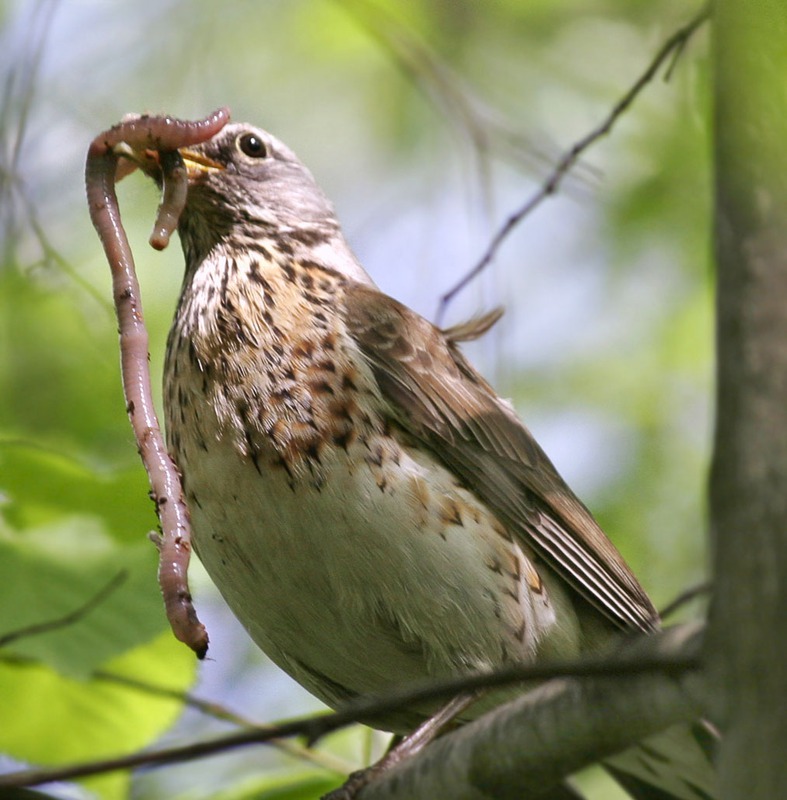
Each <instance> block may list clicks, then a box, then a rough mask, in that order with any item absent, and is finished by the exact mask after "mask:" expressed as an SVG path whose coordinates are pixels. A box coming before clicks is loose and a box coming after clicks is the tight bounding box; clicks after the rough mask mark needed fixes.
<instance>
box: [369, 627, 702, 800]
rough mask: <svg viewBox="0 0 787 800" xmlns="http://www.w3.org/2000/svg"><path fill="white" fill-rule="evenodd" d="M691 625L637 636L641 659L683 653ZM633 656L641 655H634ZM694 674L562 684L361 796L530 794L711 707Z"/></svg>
mask: <svg viewBox="0 0 787 800" xmlns="http://www.w3.org/2000/svg"><path fill="white" fill-rule="evenodd" d="M696 646H697V629H695V628H692V627H691V626H681V627H676V628H672V629H671V630H670V631H668V632H666V633H664V634H660V635H656V636H652V637H644V638H643V639H642V640H638V641H637V642H636V644H635V645H633V646H632V650H634V651H635V653H636V656H637V657H641V658H645V659H647V658H652V657H653V656H656V655H657V656H659V657H661V658H678V659H680V658H682V657H685V656H687V655H689V654H692V653H693V652H694V650H695V648H696ZM632 655H634V654H632ZM686 680H687V678H686V676H685V675H684V676H680V675H674V674H672V675H670V674H666V673H664V672H662V671H650V672H641V673H639V674H631V675H627V676H621V675H617V676H614V677H612V676H609V675H607V676H604V675H597V676H594V677H592V678H585V679H583V680H578V679H563V680H554V681H551V682H549V683H547V684H544V685H543V686H541V687H539V688H537V689H534V690H533V691H531V692H529V693H528V694H526V695H524V696H522V697H520V698H519V699H517V700H515V701H513V702H511V703H508V704H506V705H505V706H502V707H500V708H498V709H496V710H494V711H492V712H490V713H489V714H486V715H485V716H484V717H482V718H481V719H479V720H477V721H475V722H472V723H469V724H468V725H465V726H463V727H462V728H460V729H459V730H458V731H456V732H454V733H451V734H450V735H446V736H444V737H442V738H440V739H438V740H437V741H436V742H434V743H433V744H431V745H430V746H429V747H427V748H425V749H424V750H423V751H422V752H421V753H418V754H417V755H415V756H414V757H413V758H411V759H409V760H407V761H405V762H403V763H402V764H399V765H397V766H396V767H393V768H392V769H391V770H389V771H388V772H385V773H383V774H382V775H381V776H380V777H379V779H378V780H375V781H374V782H373V783H371V784H370V785H369V786H368V787H367V788H366V789H364V791H362V792H361V794H360V797H361V798H362V800H429V799H430V798H434V797H451V798H453V800H521V798H522V797H530V796H535V795H538V796H540V795H541V793H543V792H545V791H546V790H548V789H550V788H552V787H555V786H557V785H558V784H560V783H561V781H562V780H563V779H564V778H565V777H566V776H568V775H570V774H571V773H573V772H575V771H576V770H578V769H580V768H581V767H584V766H586V765H588V764H591V763H594V762H597V761H600V760H602V759H604V758H605V757H608V756H611V755H613V754H615V753H617V752H619V751H621V750H624V749H626V748H627V747H628V746H630V745H632V744H634V743H636V742H638V741H641V740H642V739H644V738H646V737H648V736H650V735H652V734H655V733H658V732H660V731H663V730H664V729H666V728H668V727H669V726H671V725H674V724H676V723H680V722H690V721H693V720H695V719H697V718H698V717H699V716H700V715H701V713H702V711H701V709H700V708H699V707H698V705H697V702H696V701H695V699H694V697H695V694H696V687H692V691H688V688H687V686H686V685H685V684H686Z"/></svg>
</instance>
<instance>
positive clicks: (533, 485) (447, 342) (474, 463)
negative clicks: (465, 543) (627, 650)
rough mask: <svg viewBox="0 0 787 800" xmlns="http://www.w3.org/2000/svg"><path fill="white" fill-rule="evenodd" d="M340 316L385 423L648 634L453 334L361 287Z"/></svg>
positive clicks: (621, 579) (620, 620)
mask: <svg viewBox="0 0 787 800" xmlns="http://www.w3.org/2000/svg"><path fill="white" fill-rule="evenodd" d="M345 311H346V323H347V326H348V330H349V332H350V335H351V336H352V338H353V339H354V340H355V342H356V343H357V345H358V347H359V349H360V351H361V352H362V353H363V355H364V357H365V358H366V360H367V361H368V363H369V365H370V366H371V368H372V371H373V373H374V375H375V377H376V379H377V382H378V384H379V387H380V391H381V392H382V395H383V398H384V400H385V401H386V402H387V404H388V409H389V413H390V414H391V416H392V418H393V419H395V420H396V422H397V423H398V424H399V425H401V426H402V427H403V428H404V429H405V430H407V431H408V432H409V433H410V434H412V435H414V436H415V437H417V438H418V439H420V440H421V441H422V442H424V444H426V445H427V446H428V447H430V448H431V449H432V451H433V452H434V453H435V454H436V455H437V456H438V458H440V459H441V460H442V461H443V463H444V464H445V465H446V466H447V467H448V468H449V469H451V470H452V471H453V472H454V473H455V474H456V475H457V477H458V478H459V479H460V480H461V481H462V482H463V484H464V485H465V486H467V487H468V488H469V489H470V490H471V491H473V492H474V493H475V494H476V495H477V496H478V497H479V498H480V499H481V500H483V501H484V502H485V503H487V504H488V505H489V506H490V508H491V509H492V511H493V512H494V513H495V515H496V516H497V517H498V519H499V520H500V521H501V522H502V523H503V524H505V525H506V526H507V528H508V529H509V530H510V531H511V532H512V533H513V534H515V535H517V536H519V537H520V538H521V539H522V541H523V542H525V543H526V545H527V546H528V547H530V548H531V549H532V550H534V551H535V552H536V553H538V554H539V555H540V556H541V557H542V558H543V559H544V560H545V561H546V562H547V563H549V564H550V565H551V566H552V568H553V569H555V571H556V572H557V573H558V574H560V575H561V576H562V577H563V578H564V579H565V580H566V581H567V582H568V583H569V584H570V585H571V586H573V587H574V589H575V590H576V591H578V592H579V593H580V594H581V595H582V596H583V597H585V599H586V600H588V601H589V602H590V603H592V604H593V605H594V606H595V607H596V608H597V609H599V610H600V611H601V612H602V613H603V614H604V615H605V616H606V617H608V618H609V619H610V620H612V621H613V622H614V623H616V624H617V625H618V626H619V627H620V628H623V629H639V630H644V631H650V630H653V629H654V628H655V627H656V626H657V625H658V615H657V613H656V611H655V609H654V608H653V605H652V604H651V602H650V600H649V599H648V597H647V595H646V594H645V592H644V590H643V589H642V587H641V586H640V585H639V583H638V582H637V579H636V578H635V577H634V575H633V573H632V572H631V570H630V569H629V567H628V565H627V564H626V563H625V561H624V560H623V558H622V557H621V556H620V554H619V553H618V551H617V550H616V549H615V547H614V545H613V544H612V543H611V542H610V541H609V539H608V538H607V537H606V535H605V534H604V533H603V531H602V530H601V528H600V527H599V526H598V524H597V523H596V521H595V519H593V516H592V515H591V513H590V511H588V509H587V508H586V507H585V506H584V505H583V504H582V502H581V501H580V500H579V499H578V498H577V497H576V496H575V495H574V493H573V492H572V491H571V489H569V487H568V486H567V485H566V483H565V482H564V481H563V479H562V478H561V477H560V475H559V474H558V472H557V470H556V469H555V467H554V465H553V464H552V462H551V461H550V460H549V458H548V457H547V456H546V454H545V453H544V451H543V450H542V449H541V448H540V447H539V445H538V443H537V442H536V441H535V439H534V438H533V436H532V435H531V433H530V432H529V431H528V430H527V428H526V427H525V426H524V425H523V424H522V422H521V421H520V420H519V419H518V418H517V417H516V415H515V414H514V412H513V410H512V409H511V408H510V407H509V406H508V404H506V403H505V402H504V401H502V400H501V399H500V398H499V397H498V396H497V395H496V394H495V392H494V391H493V390H492V388H491V387H490V386H489V385H488V384H487V383H486V381H485V380H484V379H483V378H482V377H481V376H480V375H479V374H478V373H477V372H476V371H475V370H474V369H473V368H472V367H471V366H470V365H469V364H468V363H467V361H466V360H465V359H464V357H463V356H462V354H461V353H460V352H459V350H458V349H457V347H456V344H455V342H456V338H453V339H452V338H450V337H449V338H447V337H446V336H445V335H444V334H443V333H442V332H441V331H440V330H439V329H438V328H436V327H435V326H434V325H432V324H431V323H430V322H428V321H427V320H425V319H424V318H423V317H420V316H419V315H418V314H416V313H415V312H413V311H411V310H410V309H408V308H407V307H406V306H403V305H401V304H400V303H397V302H396V301H394V300H391V298H389V297H387V296H386V295H383V294H381V293H380V292H378V291H377V290H375V289H373V288H370V287H367V286H363V285H361V284H349V285H348V286H347V287H346V295H345Z"/></svg>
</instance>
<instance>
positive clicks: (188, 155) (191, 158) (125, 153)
mask: <svg viewBox="0 0 787 800" xmlns="http://www.w3.org/2000/svg"><path fill="white" fill-rule="evenodd" d="M114 150H115V154H116V155H119V156H121V158H120V159H119V160H118V166H117V170H116V173H115V180H116V181H120V180H122V179H123V178H125V177H126V176H127V175H130V174H131V173H132V172H134V170H136V169H141V170H142V171H143V172H144V173H145V174H146V175H149V176H150V177H151V178H155V177H156V176H157V175H160V174H161V166H160V163H159V154H158V152H157V151H156V150H135V149H133V148H132V147H129V145H127V144H126V143H125V142H121V143H120V144H118V145H116V146H115V148H114ZM178 152H179V153H180V155H181V158H182V159H183V163H184V164H185V166H186V173H187V175H188V179H189V180H190V181H193V180H194V179H195V178H199V177H201V176H203V175H206V174H208V173H211V172H219V171H220V170H223V169H224V167H223V166H222V165H221V164H219V162H218V161H214V160H213V159H212V158H208V157H207V156H203V155H202V154H201V153H197V152H195V151H194V150H189V149H188V148H186V147H184V148H182V149H180V150H179V151H178Z"/></svg>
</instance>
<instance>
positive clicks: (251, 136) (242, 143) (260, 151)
mask: <svg viewBox="0 0 787 800" xmlns="http://www.w3.org/2000/svg"><path fill="white" fill-rule="evenodd" d="M237 145H238V149H239V150H240V151H241V153H243V154H244V155H247V156H249V158H265V156H267V155H268V149H267V148H266V147H265V142H263V141H262V139H261V138H260V137H259V136H258V135H257V134H256V133H244V134H243V135H242V136H239V137H238V141H237Z"/></svg>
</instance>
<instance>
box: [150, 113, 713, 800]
mask: <svg viewBox="0 0 787 800" xmlns="http://www.w3.org/2000/svg"><path fill="white" fill-rule="evenodd" d="M181 156H182V158H183V160H184V163H185V165H186V167H187V169H188V184H189V185H188V196H187V201H186V206H185V209H184V211H183V213H182V215H181V217H180V220H179V223H178V233H179V237H180V240H181V244H182V249H183V254H184V260H185V276H184V279H183V284H182V288H181V292H180V297H179V300H178V304H177V310H176V312H175V317H174V321H173V324H172V327H171V330H170V333H169V337H168V340H167V346H166V356H165V366H164V411H165V422H166V431H167V443H168V448H169V450H170V453H171V455H172V457H173V459H174V461H175V463H176V464H177V466H178V469H179V470H180V472H181V474H182V478H183V488H184V492H185V497H186V499H187V501H188V503H189V507H190V513H191V518H192V525H193V536H194V546H195V550H196V552H197V554H198V556H199V557H200V560H201V561H202V563H203V564H204V566H205V567H206V569H207V571H208V573H209V575H210V576H211V578H212V580H213V581H214V583H215V584H216V586H217V587H218V589H219V591H220V592H221V594H222V595H223V597H224V598H225V600H226V601H227V603H228V605H229V606H230V608H231V609H232V611H233V612H234V614H235V615H236V616H237V618H238V619H239V620H240V622H241V623H242V625H243V626H244V627H245V628H246V630H247V631H248V633H249V634H250V636H251V638H252V639H253V640H254V642H256V644H257V645H258V646H259V647H260V648H261V649H262V650H263V651H264V652H265V653H266V654H267V655H268V656H269V657H270V658H271V659H272V660H273V661H274V662H275V663H276V664H278V665H279V666H280V667H281V668H282V669H283V670H284V671H285V672H287V673H289V674H290V675H291V676H292V677H293V678H294V679H295V680H296V681H298V682H299V683H300V684H301V685H303V686H304V687H305V688H306V689H308V690H309V691H310V692H311V693H313V694H314V695H316V696H317V697H318V698H320V699H321V700H322V701H324V702H325V703H327V704H328V705H329V706H331V707H334V708H336V707H338V706H341V705H342V704H343V703H345V702H347V701H348V700H350V699H352V698H355V697H358V696H360V695H364V694H367V693H373V692H378V693H379V692H384V691H386V690H387V689H390V688H391V687H394V686H400V685H403V684H407V683H408V682H414V681H419V680H423V679H425V678H441V677H447V676H455V675H457V674H462V673H465V672H474V671H479V670H488V669H493V668H495V667H500V666H506V665H511V664H521V663H524V664H532V663H536V662H539V661H542V660H545V659H549V658H561V659H567V658H573V657H579V656H582V655H583V654H586V653H590V652H595V651H598V650H599V649H601V648H602V647H604V646H605V645H606V644H607V643H609V642H610V641H612V640H613V639H614V638H615V637H617V636H619V635H621V634H628V633H651V632H653V631H655V630H657V629H658V627H659V624H660V622H659V617H658V613H657V612H656V609H655V608H654V606H653V604H652V602H651V601H650V599H649V598H648V595H647V594H646V593H645V591H644V589H643V588H642V587H641V586H640V584H639V582H638V581H637V579H636V578H635V576H634V575H633V573H632V571H631V570H630V568H629V567H628V565H627V564H626V562H625V561H624V559H623V558H622V556H621V555H620V553H619V552H618V551H617V549H616V548H615V547H614V545H613V544H612V543H611V541H610V540H609V539H608V538H607V536H606V535H605V534H604V532H603V531H602V530H601V528H600V527H599V525H598V523H597V522H596V520H595V519H594V517H593V516H592V514H591V512H590V511H589V510H588V508H587V507H586V506H585V505H584V504H583V503H582V502H581V501H580V500H579V499H578V498H577V496H576V495H575V494H574V493H573V492H572V490H571V489H570V488H569V487H568V485H567V484H566V482H565V481H564V480H563V478H562V477H561V476H560V474H559V473H558V471H557V469H556V468H555V466H554V465H553V464H552V462H551V461H550V460H549V458H548V456H547V455H546V454H545V452H544V451H543V450H542V448H541V447H540V446H539V444H538V443H537V442H536V440H535V438H534V437H533V436H532V434H531V433H530V431H529V430H528V429H527V427H526V426H525V425H524V424H523V422H522V421H521V420H520V419H519V417H518V416H517V414H516V412H515V410H514V409H513V407H512V405H511V404H510V403H509V402H508V401H506V400H504V399H502V398H500V397H499V396H498V395H497V393H496V392H495V391H494V389H493V388H492V387H491V386H490V384H489V383H488V382H487V381H486V380H485V379H484V378H483V377H482V376H481V375H480V374H479V373H478V372H477V371H476V370H475V369H474V368H473V366H472V365H471V364H470V363H469V361H468V360H467V358H466V357H465V356H464V355H463V353H462V350H461V343H462V342H463V341H465V340H467V339H471V338H474V337H476V336H479V335H481V334H482V333H484V332H485V330H486V329H487V328H488V327H490V326H491V325H492V324H493V323H494V322H495V321H496V318H497V316H498V315H497V314H496V313H492V314H490V315H487V316H486V317H483V318H481V319H480V320H477V321H475V322H471V323H470V324H468V325H466V326H458V327H456V328H454V329H448V330H442V329H440V328H439V327H437V326H435V325H434V324H432V323H431V322H430V321H428V320H427V319H425V318H424V317H422V316H420V315H419V314H417V313H416V312H414V311H412V310H411V309H409V308H408V307H407V306H405V305H403V304H402V303H400V302H398V301H397V300H395V299H393V298H392V297H390V296H388V295H386V294H385V293H384V292H382V291H381V290H380V289H378V288H377V286H376V285H375V283H374V282H373V280H372V279H371V277H370V276H369V275H368V273H367V272H366V271H365V270H364V268H363V267H362V266H361V264H360V263H359V261H358V259H357V258H356V257H355V255H354V254H353V252H352V250H351V248H350V246H349V244H348V243H347V240H346V239H345V237H344V234H343V232H342V228H341V226H340V224H339V222H338V220H337V217H336V214H335V211H334V208H333V206H332V204H331V202H330V201H329V199H328V198H327V197H326V195H325V194H324V193H323V191H322V190H321V189H320V188H319V186H318V184H317V183H316V181H315V179H314V177H313V176H312V174H311V173H310V172H309V170H308V169H307V167H306V166H305V165H304V164H303V163H302V162H301V161H300V160H299V159H298V157H297V156H296V155H295V154H294V153H293V152H292V150H290V149H289V148H288V147H287V146H286V145H285V144H284V143H283V142H281V141H280V140H279V139H277V138H276V137H275V136H273V135H272V134H270V133H268V132H267V131H265V130H263V129H261V128H258V127H255V126H252V125H249V124H246V123H231V124H228V125H227V126H226V127H225V128H224V129H223V130H222V131H221V132H220V133H218V134H217V135H216V136H214V137H213V138H212V139H210V140H208V141H207V142H204V143H202V144H199V145H194V146H192V147H189V148H185V149H183V150H181ZM433 710H434V709H430V708H420V707H419V708H415V709H409V710H407V711H402V712H399V713H392V714H389V715H387V716H386V717H385V718H384V719H381V720H375V721H374V723H375V724H376V725H377V726H378V727H381V728H384V729H385V730H389V731H392V732H395V733H398V734H406V733H408V732H410V731H412V730H413V729H414V728H415V727H416V726H417V725H418V724H419V723H421V722H422V721H423V720H424V719H426V718H428V716H429V714H430V713H431V712H432V711H433ZM472 715H473V706H470V708H469V710H467V711H463V713H462V714H461V715H460V720H462V719H467V718H470V717H472ZM685 752H686V751H684V753H683V755H684V756H685ZM654 753H655V755H654ZM638 757H639V758H640V759H641V760H642V759H644V761H643V762H642V763H645V762H647V760H648V757H650V759H651V761H653V762H654V763H655V764H656V766H655V767H651V766H649V765H648V764H647V763H645V766H644V767H642V768H641V769H640V770H639V772H638V773H637V770H636V769H635V770H634V773H636V774H634V775H633V776H632V775H630V774H629V775H628V776H627V777H626V776H624V778H625V780H624V779H621V780H622V782H624V783H626V785H627V788H628V789H629V790H630V791H631V793H632V796H634V797H643V798H644V797H676V798H677V797H680V798H683V799H684V800H686V799H688V800H695V799H696V800H700V799H702V800H707V798H708V797H712V796H713V790H712V788H709V787H710V786H711V783H712V777H709V776H710V775H711V774H712V773H711V771H710V770H711V767H710V765H709V763H706V764H703V765H702V766H701V767H700V768H699V770H698V771H699V777H698V776H697V775H693V776H690V777H688V778H686V779H685V780H684V779H683V778H682V777H681V775H680V774H677V773H676V774H673V773H672V771H671V770H672V767H671V762H670V756H669V755H663V754H659V753H658V752H657V748H655V747H654V748H651V752H650V756H648V755H647V754H646V755H645V756H642V753H640V754H639V756H638ZM703 757H704V752H703ZM683 760H684V761H685V760H686V759H685V758H684V759H683ZM676 769H677V767H676ZM651 773H653V774H656V773H667V774H668V779H667V780H666V783H667V784H669V785H670V786H672V787H673V788H672V789H667V790H664V788H663V787H662V786H658V785H657V786H656V789H654V788H653V786H652V785H650V784H648V783H647V781H648V780H653V781H654V785H655V784H657V783H658V781H657V780H656V778H652V776H651ZM643 775H644V776H645V777H644V778H643V777H642V776H643ZM649 776H651V777H649ZM618 777H620V775H618ZM643 781H644V782H643ZM646 784H647V785H646ZM676 786H677V787H678V788H677V789H675V788H674V787H676ZM658 789H661V790H662V792H663V794H656V793H655V792H656V791H657V790H658ZM637 791H639V794H637ZM648 792H650V793H648Z"/></svg>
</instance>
